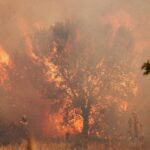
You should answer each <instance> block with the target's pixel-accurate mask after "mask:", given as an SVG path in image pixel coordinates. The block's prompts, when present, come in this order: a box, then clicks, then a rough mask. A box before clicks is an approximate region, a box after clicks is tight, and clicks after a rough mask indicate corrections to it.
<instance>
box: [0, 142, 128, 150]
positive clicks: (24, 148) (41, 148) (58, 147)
mask: <svg viewBox="0 0 150 150" xmlns="http://www.w3.org/2000/svg"><path fill="white" fill-rule="evenodd" d="M30 142H31V141H30ZM28 144H29V143H27V142H23V143H22V144H21V145H9V146H5V147H3V146H2V147H0V150H78V149H76V148H74V149H73V148H71V145H69V144H68V145H67V144H65V143H60V144H56V143H49V144H41V143H35V142H32V145H30V146H29V145H28ZM80 150H83V149H80ZM84 150H128V148H125V147H124V146H114V147H111V148H107V149H106V148H105V147H104V145H102V144H98V143H97V144H96V143H93V144H89V145H88V148H86V149H84Z"/></svg>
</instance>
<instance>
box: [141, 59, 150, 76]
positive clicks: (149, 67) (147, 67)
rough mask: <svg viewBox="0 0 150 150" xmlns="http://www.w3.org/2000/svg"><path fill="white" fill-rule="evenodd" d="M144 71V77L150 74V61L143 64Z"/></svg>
mask: <svg viewBox="0 0 150 150" xmlns="http://www.w3.org/2000/svg"><path fill="white" fill-rule="evenodd" d="M142 69H143V70H144V73H143V74H144V75H148V74H150V61H147V62H146V63H144V64H143V66H142Z"/></svg>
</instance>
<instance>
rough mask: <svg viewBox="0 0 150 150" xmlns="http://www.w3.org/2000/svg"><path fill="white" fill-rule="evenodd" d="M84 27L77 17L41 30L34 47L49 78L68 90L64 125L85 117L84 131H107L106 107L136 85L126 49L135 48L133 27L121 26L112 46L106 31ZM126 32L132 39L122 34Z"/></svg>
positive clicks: (63, 89) (87, 133) (128, 92)
mask: <svg viewBox="0 0 150 150" xmlns="http://www.w3.org/2000/svg"><path fill="white" fill-rule="evenodd" d="M84 27H85V25H83V24H78V23H72V22H65V23H57V24H56V25H54V26H53V27H52V28H51V29H49V30H42V31H40V32H38V33H37V34H36V35H35V37H34V39H33V47H34V53H35V54H36V55H37V57H43V58H44V60H45V62H46V63H45V64H46V65H47V66H48V71H50V74H49V76H50V80H49V82H53V81H55V83H56V85H57V87H58V89H61V91H63V92H61V93H59V94H63V97H61V98H60V99H59V101H63V100H64V101H63V102H64V104H63V105H64V106H63V111H64V122H65V124H66V125H71V124H73V123H74V122H75V121H77V120H80V123H81V124H80V126H81V128H82V129H81V130H82V131H81V132H82V134H83V135H84V136H85V137H87V136H88V135H89V134H90V133H92V132H94V133H95V134H97V133H101V134H102V132H103V131H102V130H104V128H105V125H104V124H103V123H102V122H103V121H104V120H103V117H102V116H104V115H105V110H107V109H108V108H110V107H111V105H112V104H113V103H116V104H117V107H118V108H119V106H120V104H121V103H122V101H124V100H127V99H128V98H130V99H131V97H132V96H134V94H135V84H134V81H133V78H134V76H133V74H132V72H130V70H128V69H127V67H125V64H126V61H125V60H126V58H127V57H128V56H129V55H128V54H129V53H128V52H126V53H125V55H122V52H123V53H124V50H126V48H127V50H128V51H129V50H131V48H132V44H131V42H132V40H131V36H130V34H129V33H128V31H127V30H126V29H124V28H120V29H119V31H118V33H117V36H116V42H115V44H114V45H113V46H112V47H111V48H110V47H107V46H106V45H105V44H106V43H107V42H108V39H109V38H110V37H109V34H107V35H106V32H102V30H98V32H96V33H95V32H91V30H89V32H87V28H88V27H87V26H86V27H85V28H84ZM103 29H104V30H105V31H106V30H107V29H108V28H105V27H103ZM122 34H124V35H125V38H127V39H128V38H129V37H130V38H129V40H127V41H126V39H124V38H123V39H121V38H122V37H124V36H122ZM102 37H105V38H102ZM118 39H119V44H118V43H117V42H118ZM120 39H121V40H120ZM104 45H105V46H104ZM120 46H122V47H120ZM102 49H104V50H102ZM121 49H122V50H121ZM110 53H111V54H110ZM122 56H123V57H122ZM130 60H132V59H130ZM128 68H129V67H128ZM56 95H57V94H56ZM124 109H126V108H124ZM118 112H119V111H118ZM107 117H111V116H107ZM102 124H103V125H102ZM111 124H112V123H111Z"/></svg>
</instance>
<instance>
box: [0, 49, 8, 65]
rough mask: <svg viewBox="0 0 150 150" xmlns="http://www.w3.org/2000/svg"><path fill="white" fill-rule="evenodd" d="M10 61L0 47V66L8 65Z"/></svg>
mask: <svg viewBox="0 0 150 150" xmlns="http://www.w3.org/2000/svg"><path fill="white" fill-rule="evenodd" d="M9 63H10V59H9V55H8V54H7V52H6V51H5V50H4V49H3V48H2V47H1V46H0V64H4V65H9Z"/></svg>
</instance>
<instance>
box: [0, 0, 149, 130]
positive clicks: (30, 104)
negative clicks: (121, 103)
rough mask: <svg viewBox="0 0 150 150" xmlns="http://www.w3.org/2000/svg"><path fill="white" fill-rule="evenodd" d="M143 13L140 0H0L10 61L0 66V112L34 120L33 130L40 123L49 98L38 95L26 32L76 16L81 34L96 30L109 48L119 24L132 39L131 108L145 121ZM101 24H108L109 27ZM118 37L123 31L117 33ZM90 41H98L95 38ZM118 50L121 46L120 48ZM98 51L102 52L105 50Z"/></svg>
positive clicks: (0, 36) (0, 32) (0, 28)
mask: <svg viewBox="0 0 150 150" xmlns="http://www.w3.org/2000/svg"><path fill="white" fill-rule="evenodd" d="M149 14H150V2H149V1H143V0H132V1H130V0H126V1H124V0H105V1H102V0H92V1H91V0H80V1H79V0H63V1H61V0H43V1H41V0H13V1H12V0H5V1H2V0H1V1H0V48H1V47H2V48H3V49H4V50H5V53H6V54H8V56H6V58H7V59H8V58H9V59H10V62H11V65H9V67H8V68H7V71H6V70H5V69H4V67H5V66H4V64H3V67H1V68H3V76H5V80H6V82H5V83H3V84H5V87H7V90H6V91H4V92H1V95H0V96H1V114H2V116H3V117H4V118H8V119H10V120H19V118H20V117H21V116H22V115H24V114H27V115H28V116H29V119H30V120H31V124H32V126H33V128H34V127H35V125H33V123H34V122H36V124H37V125H36V128H37V129H39V128H41V126H43V124H42V123H41V124H40V125H39V126H38V124H39V120H40V121H41V120H42V118H43V116H45V117H47V116H48V115H49V112H50V109H51V107H50V106H51V103H50V102H48V101H47V100H46V98H43V96H42V93H40V92H39V90H38V88H37V87H38V86H39V85H41V84H43V88H44V86H47V85H45V82H44V78H45V76H42V75H41V74H42V73H41V72H43V69H42V70H40V71H37V70H39V68H40V69H41V68H43V66H40V67H39V64H38V63H35V61H33V59H36V56H35V55H34V54H33V53H32V41H31V37H32V36H33V35H34V33H35V32H36V31H37V30H39V29H42V28H49V27H50V26H52V25H54V24H55V23H56V22H61V21H65V20H71V21H72V20H73V21H74V22H76V20H82V22H84V23H83V27H82V28H84V30H85V31H86V32H87V34H88V33H91V32H92V33H93V34H97V33H101V34H102V35H101V36H98V38H99V37H100V40H101V41H103V42H102V43H104V41H107V40H109V42H106V43H107V44H108V45H109V47H110V49H111V50H112V51H113V48H115V46H113V45H114V43H117V42H118V41H119V39H118V40H117V41H115V39H116V35H117V34H118V31H119V30H120V28H121V27H123V28H125V29H126V30H127V31H129V32H130V34H131V37H129V36H127V37H125V40H124V41H125V42H126V41H128V40H130V38H132V46H131V45H130V46H131V47H132V48H131V50H130V52H131V53H132V52H133V51H134V52H135V58H134V60H133V62H134V63H133V64H134V65H133V66H134V67H133V70H134V72H135V73H136V81H137V85H138V95H137V97H136V100H135V103H136V104H135V107H136V109H137V110H138V111H139V112H140V113H141V112H142V113H141V115H142V116H145V115H146V116H145V117H142V119H143V121H144V123H146V124H147V126H148V125H149V122H148V114H149V111H148V110H149V108H148V106H149V101H148V99H149V97H150V94H149V90H148V89H149V88H150V79H149V78H148V77H143V76H142V75H141V74H142V72H141V70H140V67H141V65H142V63H143V62H144V61H146V60H147V59H149V57H150V50H149V49H150V33H149V30H150V21H149V20H150V15H149ZM105 27H109V30H110V31H107V29H108V28H105ZM120 36H125V34H123V33H121V35H120ZM96 42H99V40H98V39H96ZM106 43H105V44H106ZM104 47H105V46H104ZM104 47H102V48H104ZM116 47H117V46H116ZM123 50H124V51H126V49H125V48H124V49H123ZM102 51H103V52H104V53H105V50H102ZM124 51H122V52H123V54H124V53H125V52H124ZM123 54H122V55H123ZM3 57H5V56H3ZM131 58H133V57H131ZM0 59H1V61H0V63H1V62H2V61H3V62H5V61H6V60H5V58H1V55H0ZM7 61H8V60H7ZM5 65H8V64H7V63H6V64H5ZM128 65H130V64H128ZM34 73H35V74H36V75H35V74H34ZM37 74H38V76H37ZM0 76H1V75H0ZM37 77H39V78H40V79H41V82H39V84H38V85H36V86H35V85H34V83H35V82H37V81H34V78H37ZM33 81H34V82H33ZM43 82H44V83H43ZM16 118H17V119H16ZM44 119H45V118H44ZM42 121H44V120H42Z"/></svg>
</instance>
